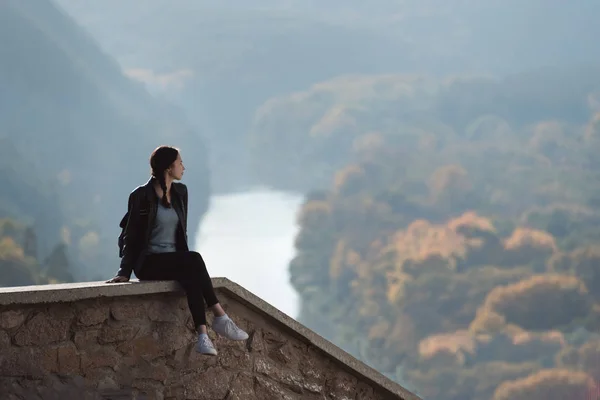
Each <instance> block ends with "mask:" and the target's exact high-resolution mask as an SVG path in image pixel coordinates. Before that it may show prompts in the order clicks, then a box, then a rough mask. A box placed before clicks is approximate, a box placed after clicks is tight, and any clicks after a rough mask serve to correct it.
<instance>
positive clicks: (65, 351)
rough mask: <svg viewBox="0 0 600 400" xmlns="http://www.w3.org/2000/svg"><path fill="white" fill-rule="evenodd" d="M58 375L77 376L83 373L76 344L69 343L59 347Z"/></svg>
mask: <svg viewBox="0 0 600 400" xmlns="http://www.w3.org/2000/svg"><path fill="white" fill-rule="evenodd" d="M57 352H58V368H57V369H58V373H59V374H62V375H76V374H79V373H80V372H81V368H80V357H79V353H78V351H77V347H76V346H75V344H74V343H72V342H68V343H65V344H62V345H60V346H58V347H57Z"/></svg>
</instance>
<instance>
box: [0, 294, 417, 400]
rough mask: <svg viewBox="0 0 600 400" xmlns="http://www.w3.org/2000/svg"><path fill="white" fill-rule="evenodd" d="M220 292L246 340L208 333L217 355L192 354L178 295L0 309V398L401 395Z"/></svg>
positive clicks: (338, 399) (240, 399) (361, 399)
mask: <svg viewBox="0 0 600 400" xmlns="http://www.w3.org/2000/svg"><path fill="white" fill-rule="evenodd" d="M218 294H219V297H220V300H221V303H222V304H223V306H224V307H225V309H226V310H227V312H228V314H229V315H230V316H231V317H232V318H234V320H235V321H236V322H237V323H238V324H239V325H240V326H241V327H242V328H244V329H246V330H247V331H248V332H249V333H250V338H249V339H248V340H247V341H245V342H232V341H228V340H225V339H223V338H219V337H216V336H215V334H214V333H213V332H212V331H210V333H209V335H210V336H211V337H212V338H213V341H214V343H215V345H216V347H217V348H218V350H219V355H218V356H217V357H210V356H203V355H200V354H198V353H196V352H195V350H194V345H195V343H196V335H195V334H194V332H193V330H192V321H191V317H190V315H189V311H188V308H187V303H186V300H185V297H184V296H182V294H180V293H160V294H149V295H138V296H121V297H99V298H91V299H84V300H80V301H75V302H63V303H45V304H26V305H19V304H9V305H4V306H0V307H1V308H0V349H1V352H0V394H2V395H1V396H0V397H1V398H2V399H6V400H12V399H28V400H30V399H82V400H83V399H115V400H116V399H164V400H167V399H178V400H179V399H202V400H216V399H219V400H224V399H226V400H253V399H260V400H270V399H273V400H275V399H290V400H291V399H306V400H310V399H332V400H350V399H356V400H370V399H404V397H400V396H398V395H394V394H391V393H390V392H389V391H387V390H385V389H383V388H381V387H378V386H377V385H376V384H373V383H372V382H371V383H370V382H369V381H368V380H365V379H364V377H361V376H357V374H355V373H354V374H353V373H352V371H351V370H348V369H347V368H344V365H341V364H340V363H339V361H338V360H335V359H332V358H331V357H330V356H328V354H326V352H323V351H322V350H321V349H320V348H318V347H317V346H315V345H314V344H312V343H310V342H307V341H306V340H303V338H302V337H301V336H299V335H294V332H293V331H289V330H286V329H284V328H285V327H282V326H280V325H278V324H277V323H276V321H273V320H270V319H269V318H268V316H265V315H261V313H260V312H257V311H256V310H253V309H252V308H251V307H248V305H247V304H244V303H243V302H240V301H237V300H236V299H235V296H231V295H228V294H227V293H224V292H223V291H219V293H218ZM209 321H210V318H209ZM413 398H414V399H416V397H410V400H412V399H413ZM406 399H407V400H408V399H409V398H408V397H407V398H406Z"/></svg>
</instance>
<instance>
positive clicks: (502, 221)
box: [253, 69, 600, 400]
mask: <svg viewBox="0 0 600 400" xmlns="http://www.w3.org/2000/svg"><path fill="white" fill-rule="evenodd" d="M599 72H600V71H599V70H594V69H572V70H561V69H544V70H539V71H531V72H530V73H526V74H520V75H515V76H509V77H507V78H506V79H503V80H491V79H487V78H486V79H483V78H476V77H462V78H461V77H456V78H453V79H448V80H443V81H436V80H435V79H427V78H424V77H418V76H402V75H390V76H364V77H352V78H351V79H350V78H347V79H344V78H340V79H335V80H332V81H328V82H323V83H321V84H318V85H314V86H313V87H312V88H310V89H309V90H307V91H305V92H299V93H295V94H293V95H290V96H284V97H281V98H277V99H273V100H271V101H270V102H268V103H266V104H265V105H264V106H263V107H262V108H261V110H260V112H259V114H258V116H257V119H256V125H255V127H254V132H253V135H254V141H255V142H256V147H255V152H256V154H257V156H256V158H255V162H256V165H257V169H258V170H260V171H262V174H263V176H264V177H265V179H267V180H268V179H271V180H273V181H274V180H277V179H279V175H280V174H286V173H287V174H289V175H288V176H290V175H291V174H293V173H294V172H295V175H292V176H293V177H294V179H300V180H301V179H303V176H310V175H316V174H320V175H319V176H321V177H322V179H323V181H327V180H328V179H329V183H328V185H327V187H326V188H325V189H323V190H314V191H312V192H311V193H310V194H309V195H308V196H307V198H306V201H305V204H304V205H303V207H302V209H301V210H300V212H299V214H298V223H299V225H300V228H301V231H300V233H299V235H298V237H297V239H296V244H295V245H296V250H297V255H296V257H295V258H294V260H293V261H292V262H291V264H290V272H291V275H292V278H291V279H292V282H293V285H294V287H295V288H296V289H297V290H298V292H299V293H300V295H301V298H302V309H301V315H300V318H299V319H300V321H301V322H303V323H305V324H306V325H308V326H309V327H312V328H313V329H316V330H317V331H318V332H319V333H320V334H322V335H323V336H325V337H327V338H328V339H329V340H332V341H333V342H334V343H336V344H338V345H341V346H342V347H343V348H345V349H346V350H348V351H350V352H351V353H353V354H355V355H357V356H358V357H359V358H361V359H363V360H365V361H366V362H368V363H369V364H370V365H372V366H373V367H375V368H376V369H378V370H379V371H382V372H385V374H386V375H387V376H389V377H391V378H392V379H395V380H396V381H398V382H400V383H402V384H404V385H406V386H407V387H408V388H410V389H412V390H414V391H415V392H417V393H418V394H420V395H421V396H422V397H423V398H425V399H428V400H464V399H473V400H509V399H510V400H520V399H528V400H538V399H539V400H554V399H556V400H558V399H561V400H563V399H566V398H573V399H576V398H582V399H583V398H585V397H584V395H585V394H586V393H588V392H589V391H590V390H592V388H593V386H594V384H595V383H594V382H598V381H599V378H600V335H598V333H597V332H598V329H599V328H600V291H598V288H599V287H600V268H599V263H600V246H599V240H600V224H599V222H600V209H599V207H598V206H599V205H600V202H599V200H600V196H599V194H600V179H599V178H600V174H599V173H600V169H599V168H598V167H599V164H598V158H597V154H598V151H600V96H599V94H600V91H599V90H600V73H599ZM282 121H284V122H282ZM273 149H277V150H278V151H277V157H278V160H279V164H278V165H280V166H281V168H276V169H270V168H268V167H267V166H266V165H265V163H264V162H263V163H262V164H261V160H264V153H263V151H265V152H270V153H271V154H274V153H275V152H273ZM261 155H262V157H261ZM284 160H285V161H284Z"/></svg>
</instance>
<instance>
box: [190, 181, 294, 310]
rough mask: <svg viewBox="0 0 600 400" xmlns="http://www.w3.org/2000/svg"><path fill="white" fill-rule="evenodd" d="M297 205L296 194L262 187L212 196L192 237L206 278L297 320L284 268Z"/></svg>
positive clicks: (291, 253)
mask: <svg viewBox="0 0 600 400" xmlns="http://www.w3.org/2000/svg"><path fill="white" fill-rule="evenodd" d="M302 200H303V197H302V195H300V194H294V193H287V192H278V191H273V190H270V189H263V188H257V189H254V190H249V191H246V192H242V193H235V194H226V195H218V196H213V197H212V198H211V202H210V207H209V210H208V212H207V213H206V215H205V216H204V219H203V220H202V222H201V224H200V229H199V232H198V236H197V238H196V249H197V250H198V251H199V252H201V253H202V256H203V258H204V260H205V262H206V265H207V267H208V271H209V273H210V275H211V276H213V277H225V278H228V279H230V280H232V281H234V282H236V283H238V284H240V285H241V286H243V287H244V288H246V289H247V290H249V291H250V292H252V293H254V294H255V295H257V296H259V297H260V298H262V299H263V300H265V301H266V302H268V303H270V304H271V305H273V306H274V307H276V308H278V309H279V310H281V311H283V312H284V313H286V314H287V315H289V316H290V317H292V318H297V315H298V310H299V304H298V295H297V293H296V291H295V290H294V289H293V288H292V286H291V285H290V283H289V273H288V264H289V262H290V260H291V259H292V257H293V256H294V239H295V237H296V233H297V231H298V226H297V224H296V212H297V210H298V207H299V206H300V205H301V202H302Z"/></svg>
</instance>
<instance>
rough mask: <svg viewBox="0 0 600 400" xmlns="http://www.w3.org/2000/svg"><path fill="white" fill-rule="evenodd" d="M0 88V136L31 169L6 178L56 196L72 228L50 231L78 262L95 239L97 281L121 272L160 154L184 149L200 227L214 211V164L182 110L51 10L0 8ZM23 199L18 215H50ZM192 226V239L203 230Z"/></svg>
mask: <svg viewBox="0 0 600 400" xmlns="http://www.w3.org/2000/svg"><path fill="white" fill-rule="evenodd" d="M0 87H1V88H2V90H1V91H0V137H2V138H3V140H5V141H6V143H7V145H8V143H9V144H10V146H14V149H15V150H14V151H15V152H16V153H17V154H21V155H22V156H23V157H25V159H26V160H29V161H28V162H29V163H26V162H25V161H23V163H21V164H15V165H14V166H12V171H10V169H6V170H5V171H9V172H7V174H8V175H9V176H8V178H11V179H13V180H16V181H17V183H18V181H19V179H18V177H21V176H25V174H37V178H36V179H37V180H38V181H41V182H44V186H47V187H48V189H47V190H48V191H49V192H50V193H56V196H57V198H58V201H59V203H60V206H61V212H62V214H64V221H63V223H64V225H63V226H54V227H52V229H54V230H55V231H57V232H58V231H61V230H62V231H63V233H64V232H67V233H68V234H66V238H67V239H66V240H67V241H69V242H70V244H72V246H71V247H70V250H71V251H72V252H73V256H74V257H75V258H76V259H78V241H79V240H80V239H81V238H82V237H84V236H86V235H88V234H91V233H93V234H94V235H97V236H94V237H95V238H96V240H95V242H94V243H96V245H97V247H98V249H96V251H94V252H91V251H89V249H88V253H90V254H92V253H93V254H96V255H97V256H94V257H92V258H89V257H88V259H86V260H85V267H86V268H89V269H90V271H91V270H94V276H105V275H106V274H107V273H113V272H114V270H116V264H115V263H116V262H117V261H118V259H117V257H116V254H117V247H116V236H117V235H118V229H119V228H118V223H119V221H120V218H121V217H122V215H123V214H124V213H125V211H126V207H127V196H128V194H129V192H130V191H131V190H133V189H134V188H135V186H137V185H139V184H142V183H144V182H145V180H146V179H147V178H148V176H149V165H148V156H149V154H150V152H151V151H152V149H153V148H155V147H156V146H158V145H160V144H163V143H168V144H173V145H176V146H180V147H181V148H182V150H183V157H184V160H185V161H186V164H187V167H188V170H189V172H190V173H189V174H188V175H189V178H187V183H188V184H189V186H190V191H191V194H192V196H193V197H192V198H193V199H194V200H193V201H194V204H193V207H190V208H191V209H192V210H193V214H191V216H190V218H192V221H194V220H198V219H199V218H200V216H201V215H202V214H203V212H204V211H205V210H206V208H207V197H208V173H207V163H206V161H207V157H206V152H205V147H204V145H203V141H202V139H201V138H200V136H199V134H197V133H196V132H195V131H194V130H192V129H191V127H190V125H189V124H188V123H187V122H186V121H185V118H184V117H183V115H182V113H181V112H180V111H177V109H175V108H174V107H173V106H170V105H169V104H167V103H164V102H163V101H160V100H158V99H156V98H153V97H152V96H150V95H149V93H148V92H147V91H146V89H145V88H144V86H143V85H142V84H141V83H139V82H135V81H133V80H131V79H130V78H128V77H126V76H125V75H124V74H123V73H122V71H121V68H120V66H119V65H118V64H117V63H116V62H115V61H114V60H113V59H112V58H111V57H109V56H108V55H106V54H105V53H104V52H103V51H102V50H101V49H100V47H99V46H98V45H97V44H96V43H95V41H94V40H93V39H92V38H91V37H90V36H89V35H88V34H87V33H86V32H85V31H84V29H83V28H81V27H80V26H78V25H77V24H76V23H74V22H73V20H72V19H71V18H70V17H69V16H68V15H66V14H65V13H63V12H62V11H61V10H59V9H58V8H56V7H55V6H54V4H52V3H51V2H49V1H47V0H32V1H27V2H23V1H19V0H7V1H3V2H1V3H0ZM3 146H4V145H3ZM17 159H18V160H19V159H21V157H17ZM11 174H14V175H15V176H14V177H12V176H10V175H11ZM5 179H7V178H5ZM32 182H35V179H33V178H32V179H27V180H24V182H23V185H25V184H32V185H33V186H34V187H37V186H39V185H40V184H39V182H38V183H32ZM15 184H16V183H15ZM20 193H21V194H22V197H20V196H16V197H15V196H12V197H11V201H12V204H16V205H17V206H18V205H23V206H24V205H26V204H27V205H28V206H27V207H17V206H15V207H13V210H14V211H15V210H16V211H19V212H23V213H26V212H29V213H35V212H36V211H35V210H36V209H40V210H42V209H44V210H45V212H44V213H42V214H43V215H47V214H48V213H50V211H49V210H48V209H45V208H44V207H45V206H46V200H45V199H44V198H43V197H37V198H36V197H34V196H33V194H35V193H36V191H35V189H34V190H33V191H29V192H27V191H21V192H20ZM27 193H29V194H27ZM13 194H17V193H13ZM3 195H4V196H3V197H5V196H6V195H5V194H4V193H3ZM7 207H8V206H7ZM8 208H10V207H8ZM54 213H55V212H51V214H54ZM12 214H15V212H13V213H12ZM17 214H18V213H17ZM25 216H26V215H23V216H22V217H25ZM59 220H60V219H59ZM56 224H57V222H56V221H55V220H54V221H52V222H51V225H56ZM190 227H191V232H190V234H191V235H193V234H194V232H195V229H194V228H195V224H194V223H190ZM62 228H65V229H62ZM45 231H47V230H45ZM88 247H89V246H88ZM79 261H80V262H82V263H83V261H82V260H81V259H79ZM100 265H101V268H102V270H98V268H100V267H99V266H100ZM109 271H110V272H109ZM87 277H88V278H89V275H88V276H87Z"/></svg>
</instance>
